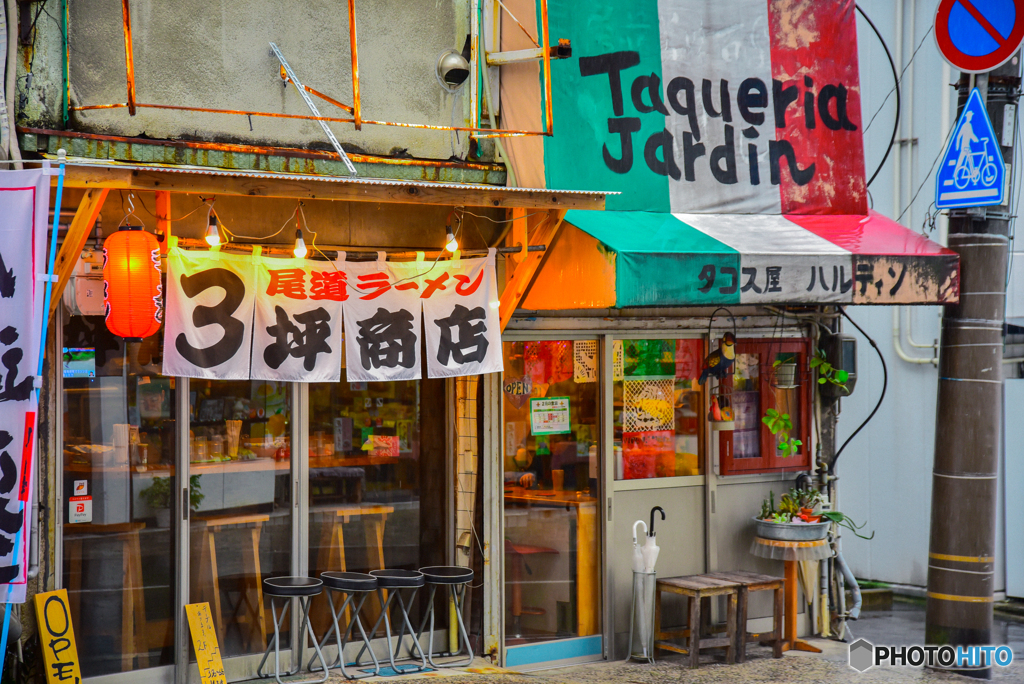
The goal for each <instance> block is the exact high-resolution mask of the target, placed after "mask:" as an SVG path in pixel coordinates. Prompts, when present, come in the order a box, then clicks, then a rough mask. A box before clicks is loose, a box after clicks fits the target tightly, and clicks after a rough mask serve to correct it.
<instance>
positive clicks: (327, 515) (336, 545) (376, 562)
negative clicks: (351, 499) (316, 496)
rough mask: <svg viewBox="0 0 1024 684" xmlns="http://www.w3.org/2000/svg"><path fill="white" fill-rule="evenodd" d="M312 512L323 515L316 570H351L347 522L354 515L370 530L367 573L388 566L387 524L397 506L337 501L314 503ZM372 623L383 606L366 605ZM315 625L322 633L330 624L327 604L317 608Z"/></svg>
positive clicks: (348, 614)
mask: <svg viewBox="0 0 1024 684" xmlns="http://www.w3.org/2000/svg"><path fill="white" fill-rule="evenodd" d="M310 512H311V513H315V514H318V515H319V516H322V518H323V524H322V525H321V526H320V550H319V551H318V552H317V558H316V569H317V570H318V571H320V572H325V571H326V572H348V563H346V561H345V528H344V526H343V524H344V523H349V522H353V518H360V519H362V521H363V529H364V531H365V532H366V563H367V572H369V571H370V570H383V569H384V524H385V523H386V522H387V520H388V516H389V515H391V514H392V513H394V512H395V507H394V506H385V505H383V504H373V503H365V504H363V503H354V504H337V505H335V506H311V507H310ZM365 609H366V611H367V614H368V615H369V622H370V623H371V624H372V623H374V622H376V621H377V617H378V616H379V615H380V613H379V609H380V606H375V605H370V604H369V603H368V604H367V605H366V607H365ZM351 611H352V608H351V606H350V605H346V606H345V611H344V612H345V621H346V622H349V621H350V620H351V619H352V616H351ZM312 620H313V626H314V627H315V628H316V629H317V631H318V633H323V631H324V630H325V629H326V628H327V626H328V625H329V624H330V616H329V615H328V614H327V613H326V611H324V610H323V607H322V606H321V607H319V608H314V609H313V618H312Z"/></svg>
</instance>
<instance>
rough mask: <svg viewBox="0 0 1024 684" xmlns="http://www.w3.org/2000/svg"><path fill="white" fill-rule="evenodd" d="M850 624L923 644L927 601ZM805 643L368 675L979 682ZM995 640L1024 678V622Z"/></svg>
mask: <svg viewBox="0 0 1024 684" xmlns="http://www.w3.org/2000/svg"><path fill="white" fill-rule="evenodd" d="M851 629H852V630H853V634H854V636H855V637H856V638H863V639H867V640H868V641H870V642H872V643H875V644H886V645H909V644H919V643H922V642H923V641H924V606H923V604H919V603H906V602H901V601H897V602H896V604H895V605H894V607H893V610H891V611H879V612H867V613H864V614H863V618H862V619H861V620H859V621H857V622H853V623H851ZM807 641H808V642H810V643H813V644H814V645H815V646H817V647H818V648H820V649H822V653H820V654H815V653H800V652H791V653H786V654H784V656H783V657H782V658H781V659H779V660H775V659H773V658H772V657H771V649H769V648H766V647H761V646H757V645H756V644H751V645H750V646H748V648H747V662H745V663H743V664H741V665H725V664H724V663H720V662H718V661H717V659H715V658H713V657H712V655H711V653H708V654H706V655H703V656H702V657H701V666H700V668H698V669H696V670H691V669H689V668H688V667H687V664H686V660H687V657H686V656H677V655H673V656H666V657H663V658H658V661H657V663H656V664H655V665H647V664H641V663H632V662H631V663H624V662H622V661H616V662H606V661H602V662H597V663H592V664H588V665H576V666H573V667H566V668H560V669H557V670H541V671H537V672H530V673H519V672H515V671H512V670H504V669H501V668H496V667H490V666H488V665H487V661H485V660H481V659H477V661H476V663H474V665H475V667H472V668H468V669H466V670H441V671H439V672H432V673H429V674H426V675H419V676H416V675H407V676H404V677H399V678H390V679H385V678H371V679H367V680H363V681H365V682H367V684H372V683H374V682H384V681H386V682H391V683H397V682H402V681H415V682H417V683H418V684H604V683H605V682H608V683H609V684H611V683H615V684H620V683H621V684H660V683H661V682H680V683H681V684H688V683H692V684H719V683H721V684H732V683H733V682H756V683H757V684H803V683H807V684H810V683H812V682H813V683H815V684H818V683H828V684H903V683H904V682H907V683H910V682H961V683H963V684H968V683H969V682H977V681H979V680H976V679H970V678H967V677H961V676H959V675H955V674H948V673H943V672H933V671H930V670H924V669H921V668H913V667H905V668H891V667H887V668H871V669H870V670H868V671H867V672H864V673H859V672H857V671H855V670H853V669H852V668H850V667H849V666H848V665H847V654H848V652H849V647H848V645H847V644H844V643H840V642H838V641H831V640H828V639H807ZM994 641H995V642H996V643H998V644H1007V645H1009V646H1010V647H1011V648H1012V649H1013V652H1014V662H1013V664H1012V665H1011V666H1010V667H1007V668H999V667H997V668H994V671H993V679H992V681H994V682H999V683H1000V684H1009V683H1010V682H1014V683H1016V682H1020V683H1021V684H1024V622H1021V621H1015V620H1008V619H1004V618H1001V617H999V616H997V617H996V622H995V629H994ZM329 682H330V684H341V683H342V682H345V680H344V679H343V678H342V677H341V674H340V673H339V672H337V671H334V673H332V675H331V678H330V680H329Z"/></svg>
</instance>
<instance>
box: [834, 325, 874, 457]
mask: <svg viewBox="0 0 1024 684" xmlns="http://www.w3.org/2000/svg"><path fill="white" fill-rule="evenodd" d="M836 308H837V309H839V313H841V314H842V315H843V318H845V319H846V320H848V321H850V323H851V324H853V327H854V328H856V329H857V330H858V331H860V334H861V335H863V336H864V337H865V339H867V341H868V343H869V344H871V346H872V347H874V349H875V353H876V354H878V360H879V361H881V362H882V394H881V395H880V396H879V397H878V403H877V404H875V408H874V409H873V410H872V411H871V413H869V414H868V417H867V418H865V419H864V422H863V423H861V424H860V425H859V426H857V429H856V430H854V431H853V433H852V434H850V436H849V437H847V438H846V441H845V442H843V445H842V446H841V447H839V449H838V450H837V451H836V455H835V456H833V457H832V462H831V463H829V466H828V472H829V474H830V475H831V474H833V473H834V472H835V469H836V461H838V460H839V455H840V454H842V453H843V449H845V448H846V445H847V444H849V443H850V440H852V439H853V438H854V437H856V436H857V433H859V432H860V431H861V430H863V429H864V426H865V425H867V424H868V423H869V422H870V421H871V419H872V418H874V417H875V414H876V413H878V409H880V408H882V402H883V401H884V400H885V391H886V390H887V389H888V387H889V369H888V368H887V367H886V365H885V356H883V355H882V350H881V349H879V348H878V344H877V343H876V342H875V341H874V339H872V337H871V335H868V334H867V333H866V332H864V328H862V327H860V326H859V325H857V321H855V320H853V319H852V318H850V316H849V314H847V313H846V310H845V309H843V307H841V306H837V307H836Z"/></svg>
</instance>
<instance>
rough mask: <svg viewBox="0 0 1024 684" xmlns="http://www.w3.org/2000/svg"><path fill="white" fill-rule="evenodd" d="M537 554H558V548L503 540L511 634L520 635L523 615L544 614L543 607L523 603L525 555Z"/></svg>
mask: <svg viewBox="0 0 1024 684" xmlns="http://www.w3.org/2000/svg"><path fill="white" fill-rule="evenodd" d="M538 554H555V555H557V554H558V549H552V548H548V547H546V546H530V545H529V544H513V543H512V542H511V541H510V540H508V539H506V540H505V555H506V557H507V558H508V560H507V564H506V567H507V568H508V569H509V579H508V581H507V584H509V585H511V587H512V631H513V632H514V634H513V635H512V636H515V637H519V636H522V624H521V622H522V616H523V615H544V613H545V612H546V611H545V610H544V609H543V608H535V607H532V606H524V605H523V570H524V569H525V567H526V559H525V557H526V556H533V555H538Z"/></svg>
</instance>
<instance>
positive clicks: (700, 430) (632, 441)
mask: <svg viewBox="0 0 1024 684" xmlns="http://www.w3.org/2000/svg"><path fill="white" fill-rule="evenodd" d="M612 358H613V359H614V361H615V365H616V368H614V369H613V380H614V382H613V385H612V390H613V393H614V413H613V415H614V420H615V446H614V451H615V479H617V480H634V479H640V478H649V477H674V476H679V475H700V474H702V473H703V472H704V456H703V454H704V389H703V388H702V387H701V386H700V385H699V384H697V381H698V379H699V377H700V371H701V364H702V361H703V359H704V342H703V341H702V340H700V339H678V340H671V339H669V340H621V341H616V342H615V350H614V352H613V354H612ZM620 363H621V366H620Z"/></svg>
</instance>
